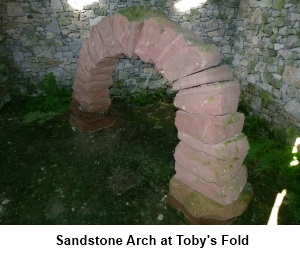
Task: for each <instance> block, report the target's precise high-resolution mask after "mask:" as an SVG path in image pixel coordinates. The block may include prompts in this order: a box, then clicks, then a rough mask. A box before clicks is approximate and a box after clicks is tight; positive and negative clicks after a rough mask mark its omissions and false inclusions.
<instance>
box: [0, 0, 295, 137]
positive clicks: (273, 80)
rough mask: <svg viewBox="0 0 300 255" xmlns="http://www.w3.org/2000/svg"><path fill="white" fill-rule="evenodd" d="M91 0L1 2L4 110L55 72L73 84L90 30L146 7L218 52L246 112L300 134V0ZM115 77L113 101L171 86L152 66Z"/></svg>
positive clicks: (127, 68) (122, 69) (123, 63)
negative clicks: (194, 0) (81, 0)
mask: <svg viewBox="0 0 300 255" xmlns="http://www.w3.org/2000/svg"><path fill="white" fill-rule="evenodd" d="M88 1H89V2H90V4H88V5H86V6H83V7H82V8H81V10H79V9H78V8H77V7H74V4H73V5H72V3H74V2H76V1H75V0H41V1H38V0H14V1H13V0H2V1H1V2H0V8H1V12H0V19H1V24H0V26H1V30H0V42H1V43H0V63H4V65H5V67H6V68H7V69H8V70H9V73H8V80H9V81H10V82H4V81H5V79H0V88H1V92H0V106H2V105H3V103H4V102H7V101H8V100H9V98H10V96H9V95H19V94H21V95H24V94H30V93H32V92H33V91H35V86H32V85H36V84H38V83H39V82H40V81H41V80H42V79H43V78H44V77H45V76H46V75H47V74H48V73H50V72H53V73H54V74H55V75H56V77H57V80H58V82H59V83H60V84H62V85H66V86H68V85H71V84H72V83H73V80H74V73H75V68H76V63H77V61H78V52H79V50H80V48H81V46H82V43H83V42H84V41H85V40H86V39H87V38H88V36H89V31H90V29H91V27H92V26H93V25H95V24H96V23H97V22H98V21H99V20H100V19H101V17H103V16H110V15H112V14H114V13H116V12H117V10H119V9H122V8H126V7H130V6H147V7H151V8H156V9H159V10H161V11H162V12H164V13H165V14H166V15H167V16H168V17H169V19H171V20H173V21H176V22H177V23H179V24H181V25H182V26H183V27H185V28H187V29H190V30H192V31H193V32H194V33H196V34H198V35H199V37H202V38H203V39H204V40H205V41H206V42H209V43H214V44H215V45H217V46H218V47H219V48H220V50H221V53H222V56H223V58H222V62H223V63H227V64H229V65H232V66H233V67H234V76H235V78H236V79H237V80H239V81H240V82H241V85H242V94H241V99H242V101H243V103H245V105H246V106H247V107H248V108H249V110H250V111H252V112H253V114H255V115H258V116H260V117H262V118H264V119H266V120H267V121H269V122H270V123H271V124H272V126H274V127H275V128H278V129H279V130H283V131H284V134H285V135H287V136H288V137H289V138H288V142H293V140H294V138H295V136H297V135H298V134H299V129H300V122H299V117H300V112H299V109H300V99H299V98H300V94H299V89H300V85H299V83H300V82H299V80H300V77H299V69H300V64H299V61H300V60H299V54H300V51H299V48H300V45H299V36H300V31H299V29H300V28H299V22H300V7H299V6H300V2H299V1H298V0H228V1H224V0H207V1H200V0H199V4H198V5H194V6H190V8H185V7H187V4H186V5H184V4H183V5H181V3H182V2H183V1H181V0H166V1H163V0H147V1H146V0H95V1H92V0H88ZM187 2H189V1H186V3H187ZM200 2H201V3H200ZM180 8H183V9H180ZM185 9H186V10H185ZM0 75H2V74H1V73H0ZM113 77H114V81H115V82H114V83H113V86H112V88H111V90H110V93H111V95H112V96H126V95H128V94H129V93H132V91H135V90H140V89H144V90H151V89H156V88H161V87H163V88H167V85H168V83H167V81H166V80H165V79H163V78H162V76H160V75H159V74H158V73H157V72H155V70H154V69H153V65H151V64H145V63H144V62H143V61H140V60H132V59H128V58H125V59H122V60H120V61H119V64H118V66H117V68H116V71H115V73H114V75H113ZM8 85H9V86H8Z"/></svg>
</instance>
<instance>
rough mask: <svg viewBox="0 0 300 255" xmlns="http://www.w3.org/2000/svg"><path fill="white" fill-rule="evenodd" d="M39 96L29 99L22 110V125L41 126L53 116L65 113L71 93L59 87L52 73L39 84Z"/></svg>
mask: <svg viewBox="0 0 300 255" xmlns="http://www.w3.org/2000/svg"><path fill="white" fill-rule="evenodd" d="M39 89H40V90H41V91H42V93H41V95H40V96H36V97H30V98H29V99H28V100H27V102H26V103H25V106H24V108H23V113H24V116H23V123H24V124H30V123H34V122H37V123H39V124H43V123H45V122H46V121H48V120H50V119H52V118H54V117H55V116H58V115H61V114H63V113H66V112H67V111H68V110H69V107H70V101H71V91H70V90H68V89H66V88H64V87H59V86H58V85H57V82H56V78H55V76H54V74H53V73H50V74H48V76H47V77H46V78H45V80H44V81H43V82H42V83H41V84H40V86H39Z"/></svg>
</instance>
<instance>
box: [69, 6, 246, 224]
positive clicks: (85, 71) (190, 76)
mask: <svg viewBox="0 0 300 255" xmlns="http://www.w3.org/2000/svg"><path fill="white" fill-rule="evenodd" d="M134 11H136V10H134ZM143 12H144V10H143ZM128 13H130V10H125V11H124V12H121V13H118V14H115V15H113V16H111V17H103V18H102V19H101V21H100V22H99V23H98V24H97V25H96V26H94V27H92V29H91V32H90V37H89V39H88V40H87V41H86V42H85V44H84V45H83V47H82V49H81V51H80V56H79V62H78V64H77V69H76V76H75V81H74V85H73V100H72V105H71V116H70V122H71V124H72V125H73V126H75V127H77V128H79V129H80V130H82V131H98V130H101V129H103V128H107V127H110V126H112V125H113V124H114V122H115V118H114V117H113V116H112V115H111V113H110V105H111V99H110V97H109V88H110V87H111V85H112V83H113V79H112V76H113V73H114V70H115V68H116V65H117V63H118V61H119V59H120V58H123V57H124V56H126V57H128V58H132V59H141V60H142V61H143V62H145V63H152V64H153V65H154V66H155V69H156V70H157V71H158V72H159V73H160V74H162V75H163V76H164V77H165V78H166V79H167V80H168V81H169V82H170V83H172V90H173V91H176V92H177V94H176V97H175V100H174V105H175V107H176V108H178V111H177V114H176V118H175V125H176V127H177V129H178V138H179V140H180V142H179V144H178V146H177V147H176V149H175V153H174V158H175V171H176V174H175V175H174V176H173V177H172V179H171V180H170V185H169V190H170V191H169V202H170V203H171V204H172V205H173V206H174V207H177V208H180V209H182V210H183V211H184V212H185V214H186V216H187V217H188V218H189V219H190V221H191V222H193V223H208V224H214V223H222V224H223V223H227V222H230V221H231V220H232V219H234V218H235V217H237V216H239V215H240V214H241V213H242V212H243V211H244V210H245V209H246V208H247V205H248V203H249V201H250V199H251V196H252V188H251V185H250V184H249V183H247V169H246V167H245V166H244V165H243V160H244V159H245V157H246V155H247V152H248V150H249V144H248V141H247V138H246V136H245V135H244V134H243V133H242V128H243V124H244V115H243V114H241V113H238V112H236V110H237V106H238V102H239V95H240V87H239V83H238V82H237V81H234V80H233V76H232V71H231V69H230V68H229V67H228V66H220V60H221V54H220V52H219V50H218V48H217V47H216V46H215V45H207V44H204V43H203V42H202V41H201V40H200V39H199V38H198V37H197V36H196V35H195V34H193V33H192V32H191V31H186V30H184V29H182V28H181V27H180V26H179V25H177V24H176V23H174V22H172V21H170V20H168V19H167V18H165V17H163V15H162V14H161V13H158V12H155V11H150V12H148V13H147V12H146V15H144V17H143V18H141V15H140V13H139V14H138V15H137V16H138V18H137V19H134V20H132V16H130V15H129V16H128V15H127V14H128ZM144 14H145V12H144Z"/></svg>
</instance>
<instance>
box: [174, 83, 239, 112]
mask: <svg viewBox="0 0 300 255" xmlns="http://www.w3.org/2000/svg"><path fill="white" fill-rule="evenodd" d="M239 97H240V85H239V83H238V82H237V81H229V82H217V83H213V84H209V85H203V86H200V87H195V88H189V89H184V90H180V91H179V92H178V93H177V94H176V97H175V100H174V105H175V107H177V108H180V109H182V110H184V111H186V112H189V113H196V114H205V115H210V116H218V115H225V114H232V113H234V112H236V110H237V108H238V103H239Z"/></svg>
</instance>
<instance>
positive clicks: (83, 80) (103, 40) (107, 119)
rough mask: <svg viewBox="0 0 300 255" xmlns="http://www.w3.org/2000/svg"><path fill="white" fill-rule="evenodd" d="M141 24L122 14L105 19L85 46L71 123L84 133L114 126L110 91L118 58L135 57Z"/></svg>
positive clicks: (78, 69) (79, 68)
mask: <svg viewBox="0 0 300 255" xmlns="http://www.w3.org/2000/svg"><path fill="white" fill-rule="evenodd" d="M142 25H143V23H142V22H129V21H128V20H127V19H126V18H125V17H123V16H122V15H119V14H116V15H114V16H112V17H103V18H102V19H101V21H100V22H99V23H98V24H97V25H95V26H94V27H93V28H92V29H91V32H90V36H89V39H88V40H87V41H86V42H85V44H84V45H83V47H82V49H81V51H80V56H79V62H78V64H77V69H76V76H75V81H74V84H73V101H72V106H71V116H70V122H71V124H72V125H74V126H75V127H77V128H79V129H80V130H82V131H97V130H100V129H103V128H106V127H109V126H111V125H113V124H114V121H115V119H114V118H113V117H112V116H111V115H110V105H111V99H110V97H109V88H110V87H111V85H112V83H113V79H112V76H113V73H114V70H115V68H116V65H117V63H118V61H119V58H120V57H122V56H124V55H125V56H127V57H130V58H134V57H135V54H134V53H133V51H134V46H135V44H136V40H137V36H138V35H139V32H140V30H141V27H142Z"/></svg>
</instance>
